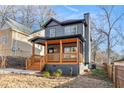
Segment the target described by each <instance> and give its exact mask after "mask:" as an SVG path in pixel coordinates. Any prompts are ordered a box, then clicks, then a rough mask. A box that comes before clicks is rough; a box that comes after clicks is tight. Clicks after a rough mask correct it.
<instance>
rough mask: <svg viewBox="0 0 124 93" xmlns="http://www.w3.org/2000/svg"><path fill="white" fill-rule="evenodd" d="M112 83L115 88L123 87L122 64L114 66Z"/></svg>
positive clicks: (123, 67)
mask: <svg viewBox="0 0 124 93" xmlns="http://www.w3.org/2000/svg"><path fill="white" fill-rule="evenodd" d="M114 69H115V71H114V75H113V77H114V79H115V80H114V85H115V87H116V88H124V66H120V65H116V66H114Z"/></svg>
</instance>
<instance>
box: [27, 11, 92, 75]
mask: <svg viewBox="0 0 124 93" xmlns="http://www.w3.org/2000/svg"><path fill="white" fill-rule="evenodd" d="M89 19H90V18H89V13H86V14H84V19H76V20H66V21H63V22H60V21H58V20H56V19H54V18H51V19H50V20H48V21H47V22H46V23H45V24H44V25H43V28H44V29H45V37H36V38H32V39H30V41H31V42H32V43H33V48H32V49H33V50H32V51H33V54H32V57H31V58H30V59H29V60H28V61H27V69H37V70H43V68H44V69H45V70H48V71H51V72H55V71H56V70H57V69H61V70H62V72H63V74H65V75H69V74H72V75H78V74H80V73H82V72H83V71H84V69H85V68H87V66H88V65H87V64H89V62H90V20H89ZM35 44H40V45H43V46H44V47H45V49H44V56H42V57H38V55H35V49H34V46H35Z"/></svg>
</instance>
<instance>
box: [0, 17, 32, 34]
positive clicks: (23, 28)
mask: <svg viewBox="0 0 124 93" xmlns="http://www.w3.org/2000/svg"><path fill="white" fill-rule="evenodd" d="M4 28H11V29H13V30H18V31H20V32H23V33H25V34H30V33H32V32H33V31H32V29H30V28H28V27H26V26H24V25H22V24H21V23H18V22H16V21H15V20H12V19H10V18H6V20H5V24H4V26H3V28H2V29H4Z"/></svg>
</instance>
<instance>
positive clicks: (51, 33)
mask: <svg viewBox="0 0 124 93" xmlns="http://www.w3.org/2000/svg"><path fill="white" fill-rule="evenodd" d="M55 35H56V31H55V29H54V28H52V29H50V37H55Z"/></svg>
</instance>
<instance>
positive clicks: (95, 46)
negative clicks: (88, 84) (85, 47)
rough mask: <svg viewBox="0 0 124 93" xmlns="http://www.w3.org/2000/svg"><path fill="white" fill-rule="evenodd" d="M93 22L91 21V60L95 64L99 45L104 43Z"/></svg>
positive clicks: (102, 36) (103, 36)
mask: <svg viewBox="0 0 124 93" xmlns="http://www.w3.org/2000/svg"><path fill="white" fill-rule="evenodd" d="M95 23H96V22H95V20H92V21H91V33H92V34H91V35H92V36H91V37H92V45H91V46H92V48H91V52H92V59H93V61H94V62H96V56H97V52H98V51H99V50H100V45H101V44H102V43H104V42H105V40H106V39H105V35H104V34H103V33H101V32H100V31H99V28H98V27H97V26H96V24H95Z"/></svg>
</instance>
